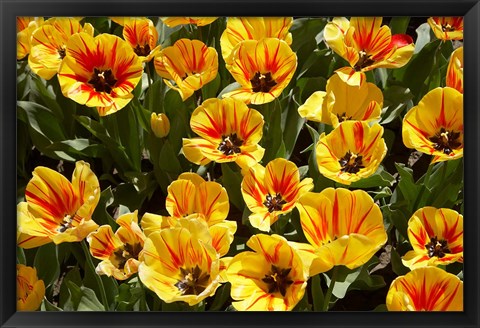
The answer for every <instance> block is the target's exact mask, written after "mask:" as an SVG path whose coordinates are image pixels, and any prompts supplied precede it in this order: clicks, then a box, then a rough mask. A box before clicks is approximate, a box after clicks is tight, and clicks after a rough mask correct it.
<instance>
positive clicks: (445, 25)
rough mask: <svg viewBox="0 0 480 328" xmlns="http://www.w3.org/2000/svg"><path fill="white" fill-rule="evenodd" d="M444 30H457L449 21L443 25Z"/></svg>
mask: <svg viewBox="0 0 480 328" xmlns="http://www.w3.org/2000/svg"><path fill="white" fill-rule="evenodd" d="M442 31H443V32H453V31H455V27H453V26H452V25H450V24H448V23H447V24H443V25H442Z"/></svg>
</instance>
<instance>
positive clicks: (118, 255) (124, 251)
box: [110, 243, 142, 270]
mask: <svg viewBox="0 0 480 328" xmlns="http://www.w3.org/2000/svg"><path fill="white" fill-rule="evenodd" d="M141 250H142V246H141V245H140V244H139V243H136V244H133V245H131V244H124V245H123V246H122V247H119V248H117V249H116V250H115V251H114V252H113V254H112V257H113V258H112V259H111V260H110V261H111V262H112V264H113V265H114V266H115V267H117V268H118V269H120V270H123V268H125V264H126V263H127V261H128V260H129V259H137V258H138V254H139V253H140V251H141Z"/></svg>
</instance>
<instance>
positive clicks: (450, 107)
mask: <svg viewBox="0 0 480 328" xmlns="http://www.w3.org/2000/svg"><path fill="white" fill-rule="evenodd" d="M402 137H403V143H404V144H405V146H407V147H408V148H415V149H416V150H418V151H420V152H422V153H425V154H428V155H433V158H432V162H431V163H432V164H433V163H436V162H441V161H447V160H451V159H457V158H461V157H463V94H461V93H460V92H458V91H457V90H455V89H453V88H449V87H446V88H436V89H433V90H431V91H429V92H428V93H427V94H426V95H425V96H424V97H423V98H422V99H421V100H420V102H419V103H418V105H417V106H415V107H413V108H411V109H410V110H409V111H408V113H407V114H406V115H405V117H404V118H403V126H402Z"/></svg>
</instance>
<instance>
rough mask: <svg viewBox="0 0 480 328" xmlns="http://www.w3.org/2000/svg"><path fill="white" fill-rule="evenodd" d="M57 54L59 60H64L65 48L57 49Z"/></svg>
mask: <svg viewBox="0 0 480 328" xmlns="http://www.w3.org/2000/svg"><path fill="white" fill-rule="evenodd" d="M57 52H58V55H59V56H60V59H63V58H65V56H66V55H67V50H66V49H65V48H59V49H58V50H57Z"/></svg>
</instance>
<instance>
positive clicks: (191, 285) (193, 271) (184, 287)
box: [175, 265, 210, 295]
mask: <svg viewBox="0 0 480 328" xmlns="http://www.w3.org/2000/svg"><path fill="white" fill-rule="evenodd" d="M180 272H181V274H182V277H183V278H182V279H181V280H179V281H178V282H177V283H176V284H175V287H177V288H178V290H179V291H180V293H182V295H199V294H201V293H202V292H203V291H204V290H205V288H207V286H208V283H209V279H210V275H209V274H208V273H202V270H201V269H200V268H199V267H198V265H196V266H195V268H190V269H184V268H180Z"/></svg>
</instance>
